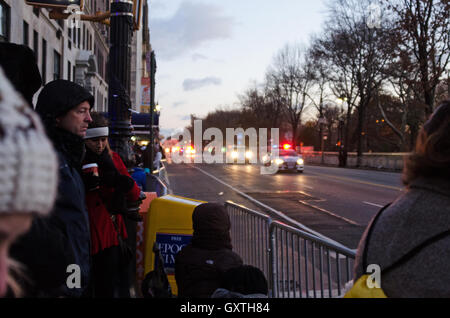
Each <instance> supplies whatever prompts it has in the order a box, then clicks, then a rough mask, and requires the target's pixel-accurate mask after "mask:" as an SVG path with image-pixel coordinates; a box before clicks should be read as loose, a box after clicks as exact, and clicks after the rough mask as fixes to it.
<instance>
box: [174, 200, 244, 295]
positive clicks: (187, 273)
mask: <svg viewBox="0 0 450 318" xmlns="http://www.w3.org/2000/svg"><path fill="white" fill-rule="evenodd" d="M192 224H193V228H194V234H193V236H192V240H191V242H190V243H189V244H188V245H186V246H185V247H183V249H182V250H181V251H180V252H179V253H178V254H177V255H176V256H175V280H176V282H177V286H178V297H181V298H190V297H192V298H209V297H211V295H212V293H213V292H214V291H215V290H216V289H217V288H219V287H220V283H221V277H222V275H223V273H225V272H226V271H227V270H229V269H230V268H233V267H238V266H241V265H242V259H241V257H240V256H239V255H238V254H236V253H235V252H233V251H232V245H231V236H230V229H231V222H230V217H229V216H228V213H227V211H226V210H225V208H224V207H223V205H221V204H218V203H202V204H200V205H198V206H197V207H195V209H194V212H193V213H192Z"/></svg>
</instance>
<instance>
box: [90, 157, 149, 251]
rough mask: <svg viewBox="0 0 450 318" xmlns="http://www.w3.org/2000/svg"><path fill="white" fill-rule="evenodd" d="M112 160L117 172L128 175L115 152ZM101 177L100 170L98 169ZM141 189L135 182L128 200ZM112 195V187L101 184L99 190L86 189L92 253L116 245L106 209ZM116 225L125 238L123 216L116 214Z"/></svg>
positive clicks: (116, 241) (113, 229)
mask: <svg viewBox="0 0 450 318" xmlns="http://www.w3.org/2000/svg"><path fill="white" fill-rule="evenodd" d="M112 161H113V163H114V166H115V167H116V169H117V170H118V172H119V173H120V174H122V175H126V176H130V175H129V174H128V170H127V168H126V167H125V165H124V163H123V161H122V159H121V158H120V156H119V155H118V154H117V153H116V152H114V151H113V152H112ZM99 175H100V177H101V175H102V171H101V170H100V171H99ZM140 193H141V191H140V189H139V187H138V186H137V184H136V183H134V185H133V188H132V189H131V190H130V191H129V192H128V193H127V194H126V199H127V200H128V201H137V200H138V198H139V195H140ZM113 195H114V188H111V187H107V186H105V185H101V186H100V189H99V190H94V191H87V193H86V204H87V207H88V211H89V220H90V226H91V242H92V249H91V252H92V254H93V255H95V254H97V253H99V252H101V251H102V250H104V249H106V248H109V247H111V246H118V245H119V240H118V237H117V231H116V229H115V227H114V224H113V221H112V219H111V214H110V213H109V212H108V210H107V206H106V202H108V201H110V200H111V198H112V196H113ZM116 222H117V226H118V228H119V230H120V234H121V236H122V237H123V238H127V232H126V228H125V223H124V221H123V217H122V215H120V214H117V215H116Z"/></svg>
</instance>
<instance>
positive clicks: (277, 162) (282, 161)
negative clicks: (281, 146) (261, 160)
mask: <svg viewBox="0 0 450 318" xmlns="http://www.w3.org/2000/svg"><path fill="white" fill-rule="evenodd" d="M275 163H276V164H277V165H282V164H283V163H284V160H283V159H280V158H277V159H275Z"/></svg>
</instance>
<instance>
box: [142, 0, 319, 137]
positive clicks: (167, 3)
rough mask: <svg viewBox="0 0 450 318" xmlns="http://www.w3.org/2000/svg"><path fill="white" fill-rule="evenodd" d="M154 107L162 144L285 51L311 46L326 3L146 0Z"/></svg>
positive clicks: (229, 98)
mask: <svg viewBox="0 0 450 318" xmlns="http://www.w3.org/2000/svg"><path fill="white" fill-rule="evenodd" d="M148 3H149V10H150V12H149V15H150V17H149V24H150V42H151V44H152V48H153V50H154V51H155V55H156V60H157V73H156V96H155V97H156V101H157V102H158V103H159V105H160V106H161V118H160V127H161V133H162V134H163V135H165V136H166V137H167V136H168V135H169V134H170V133H173V132H174V131H175V130H182V129H183V128H184V127H186V126H187V125H189V123H190V114H195V115H196V116H199V117H202V116H205V115H206V114H207V113H208V112H211V111H213V110H215V109H217V108H218V107H222V108H232V107H235V106H236V103H237V102H238V100H239V99H238V95H239V94H242V93H243V92H245V90H247V89H248V88H250V87H253V86H254V85H255V84H254V83H258V84H260V83H262V82H263V80H264V74H265V73H266V70H267V68H268V67H269V65H270V64H271V62H272V60H273V57H274V55H275V54H276V53H277V51H278V50H280V49H281V48H282V47H283V46H284V45H285V44H288V43H289V44H295V43H301V44H304V45H305V46H306V45H307V44H308V43H309V39H310V37H311V35H313V34H314V33H319V32H320V30H321V28H322V24H323V22H324V20H325V19H326V15H327V12H326V6H325V0H320V1H314V2H313V1H307V0H278V1H275V0H148Z"/></svg>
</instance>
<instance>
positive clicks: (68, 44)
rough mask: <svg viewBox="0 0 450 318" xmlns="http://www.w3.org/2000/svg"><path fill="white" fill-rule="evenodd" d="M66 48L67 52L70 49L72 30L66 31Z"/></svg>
mask: <svg viewBox="0 0 450 318" xmlns="http://www.w3.org/2000/svg"><path fill="white" fill-rule="evenodd" d="M67 47H68V48H69V50H71V49H72V28H70V27H69V28H68V29H67Z"/></svg>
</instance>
